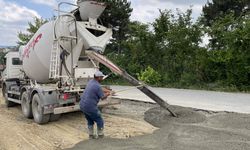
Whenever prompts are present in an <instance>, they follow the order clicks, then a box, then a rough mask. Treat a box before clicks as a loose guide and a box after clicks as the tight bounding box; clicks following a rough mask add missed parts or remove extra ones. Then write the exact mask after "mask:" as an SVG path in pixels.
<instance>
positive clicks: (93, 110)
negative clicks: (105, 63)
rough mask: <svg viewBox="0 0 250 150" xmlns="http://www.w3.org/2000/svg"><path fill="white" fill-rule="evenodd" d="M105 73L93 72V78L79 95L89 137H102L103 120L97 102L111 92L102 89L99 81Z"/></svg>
mask: <svg viewBox="0 0 250 150" xmlns="http://www.w3.org/2000/svg"><path fill="white" fill-rule="evenodd" d="M104 76H105V75H104V74H103V73H102V72H101V71H97V72H96V73H95V74H94V79H92V80H90V81H89V82H88V84H87V86H86V88H85V90H84V93H83V95H82V96H81V101H80V109H81V111H82V112H83V113H84V116H85V118H86V120H87V123H88V133H89V138H90V139H94V138H103V137H104V132H103V130H104V121H103V118H102V116H101V112H100V110H99V109H98V106H97V104H98V102H99V101H100V99H102V100H104V99H106V98H107V97H108V96H109V95H111V94H113V93H112V91H111V90H108V89H103V88H102V87H101V85H100V82H101V81H102V80H103V77H104ZM94 123H96V124H97V136H96V135H94Z"/></svg>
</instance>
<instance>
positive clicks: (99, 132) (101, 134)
mask: <svg viewBox="0 0 250 150" xmlns="http://www.w3.org/2000/svg"><path fill="white" fill-rule="evenodd" d="M97 135H98V138H104V132H103V128H97Z"/></svg>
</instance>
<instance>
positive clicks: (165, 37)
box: [153, 9, 202, 84]
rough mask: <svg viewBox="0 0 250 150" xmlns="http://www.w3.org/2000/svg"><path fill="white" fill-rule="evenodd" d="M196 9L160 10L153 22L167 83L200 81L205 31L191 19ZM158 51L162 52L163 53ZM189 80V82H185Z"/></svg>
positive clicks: (162, 69) (161, 70)
mask: <svg viewBox="0 0 250 150" xmlns="http://www.w3.org/2000/svg"><path fill="white" fill-rule="evenodd" d="M191 14H192V10H191V9H190V10H187V11H186V12H185V13H182V12H178V13H177V16H175V15H174V14H173V13H172V12H171V11H160V17H159V18H157V19H156V20H155V22H154V23H153V27H154V31H155V39H158V41H157V42H158V51H159V52H160V53H161V54H162V56H163V58H161V57H159V58H161V61H162V62H161V65H160V66H161V68H160V73H161V74H162V75H163V78H164V79H165V82H166V83H183V84H186V83H188V84H190V83H192V84H194V83H197V82H198V81H200V80H198V79H200V78H201V77H199V76H200V74H199V71H200V64H199V63H198V61H199V57H198V56H197V55H199V54H200V52H199V51H200V50H201V48H200V47H199V43H200V42H201V35H202V31H201V29H200V28H199V26H198V24H197V23H193V22H192V19H191ZM159 52H158V53H159ZM184 82H185V83H184Z"/></svg>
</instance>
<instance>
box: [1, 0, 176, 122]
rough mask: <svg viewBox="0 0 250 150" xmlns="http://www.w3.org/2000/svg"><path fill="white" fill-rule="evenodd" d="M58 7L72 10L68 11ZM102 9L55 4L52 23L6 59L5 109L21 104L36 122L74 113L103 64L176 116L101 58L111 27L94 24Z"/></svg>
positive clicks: (85, 3)
mask: <svg viewBox="0 0 250 150" xmlns="http://www.w3.org/2000/svg"><path fill="white" fill-rule="evenodd" d="M62 5H70V6H72V7H76V8H75V9H74V10H72V11H70V12H69V13H67V12H64V11H62V10H61V9H60V8H61V6H62ZM105 7H106V5H105V3H101V2H96V1H91V0H81V1H78V2H77V4H76V5H75V4H71V3H60V4H59V5H58V16H57V17H56V18H55V19H54V20H51V21H49V22H48V23H46V24H44V25H43V26H41V27H40V28H39V30H38V31H37V32H36V33H35V34H34V36H33V37H32V38H31V40H30V41H29V42H28V44H27V45H26V46H21V47H20V49H19V52H9V53H8V54H7V55H6V69H5V71H4V73H3V85H2V87H3V88H2V93H3V96H4V98H5V102H6V106H7V107H10V106H13V105H14V104H16V103H17V104H21V108H22V113H23V115H24V116H25V117H27V118H34V121H35V122H36V123H39V124H44V123H47V122H49V121H55V120H58V119H59V117H60V114H62V113H68V112H73V111H78V110H79V101H80V95H81V94H82V92H83V91H84V88H85V86H86V84H87V82H88V81H89V80H90V79H92V78H93V75H94V73H95V72H96V71H97V70H98V69H99V64H100V63H102V64H104V65H105V66H106V67H108V68H109V69H110V70H111V71H112V72H113V73H115V74H117V75H121V76H122V77H124V78H125V79H127V81H128V82H130V83H131V84H132V85H134V86H137V87H138V89H139V90H141V91H142V92H144V93H145V94H146V95H148V96H149V97H150V98H152V99H153V100H154V101H156V102H157V103H158V104H160V105H161V106H162V107H164V108H166V109H167V110H169V111H170V112H171V114H172V115H173V116H175V114H174V113H173V112H172V111H171V110H170V109H169V105H168V104H167V103H165V102H164V101H163V100H162V99H161V98H160V97H158V96H157V95H156V94H154V93H153V92H152V91H151V90H150V89H149V88H147V86H146V85H144V84H142V83H141V82H139V81H137V80H136V79H135V78H133V77H132V76H130V75H129V74H127V73H126V72H125V71H124V70H122V69H121V68H119V67H118V66H117V65H115V64H114V63H112V62H111V61H110V60H108V59H107V58H106V57H105V56H103V55H102V54H103V52H104V50H105V47H106V45H107V43H108V42H109V40H110V39H111V37H112V28H111V27H105V26H103V25H100V24H98V18H99V17H100V15H101V14H102V13H103V11H104V9H105Z"/></svg>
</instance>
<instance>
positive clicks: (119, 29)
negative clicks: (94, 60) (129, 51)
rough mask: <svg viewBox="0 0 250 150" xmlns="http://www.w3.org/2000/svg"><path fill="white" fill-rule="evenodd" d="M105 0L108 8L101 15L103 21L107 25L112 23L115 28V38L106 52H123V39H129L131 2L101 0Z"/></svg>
mask: <svg viewBox="0 0 250 150" xmlns="http://www.w3.org/2000/svg"><path fill="white" fill-rule="evenodd" d="M99 1H101V2H105V3H106V5H107V8H106V9H105V11H104V13H103V14H102V16H101V17H100V18H101V20H102V23H103V24H104V25H105V26H110V25H112V26H113V27H114V28H115V30H114V34H113V40H112V41H111V43H112V44H111V45H109V47H108V48H107V51H106V53H110V52H116V53H121V52H122V51H123V50H122V47H121V44H122V41H124V40H126V39H127V36H126V35H127V34H128V25H129V22H130V19H129V18H130V16H131V13H132V11H133V9H132V8H131V2H128V1H127V0H99Z"/></svg>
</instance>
